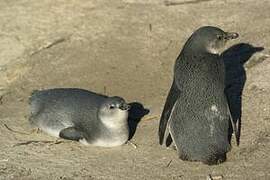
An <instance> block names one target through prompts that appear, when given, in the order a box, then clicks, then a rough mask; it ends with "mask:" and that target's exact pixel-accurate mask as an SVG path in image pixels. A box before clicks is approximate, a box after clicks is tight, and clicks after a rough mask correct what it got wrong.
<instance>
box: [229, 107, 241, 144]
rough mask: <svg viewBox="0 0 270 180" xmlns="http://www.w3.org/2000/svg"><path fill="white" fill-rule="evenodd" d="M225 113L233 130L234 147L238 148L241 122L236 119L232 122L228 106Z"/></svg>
mask: <svg viewBox="0 0 270 180" xmlns="http://www.w3.org/2000/svg"><path fill="white" fill-rule="evenodd" d="M227 111H228V113H229V118H230V123H231V126H232V130H233V134H234V136H235V140H236V145H237V146H239V144H240V128H241V124H240V122H241V120H240V119H237V120H236V122H235V121H234V119H233V117H232V115H231V111H230V108H229V105H227Z"/></svg>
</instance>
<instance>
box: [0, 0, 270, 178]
mask: <svg viewBox="0 0 270 180" xmlns="http://www.w3.org/2000/svg"><path fill="white" fill-rule="evenodd" d="M269 9H270V1H269V0H260V1H253V0H177V1H176V0H174V1H173V0H172V1H162V0H122V1H120V0H114V1H109V0H107V1H106V0H91V1H88V0H70V1H64V0H44V1H36V0H19V1H17V0H0V77H1V78H0V97H1V98H0V102H1V103H0V104H1V105H0V179H3V180H6V179H25V180H26V179H27V180H28V179H66V180H70V179H90V180H92V179H93V180H96V179H104V180H107V179H108V180H110V179H131V180H133V179H140V180H141V179H147V180H148V179H163V180H169V179H172V180H176V179H206V177H207V175H208V174H211V175H213V176H219V175H222V176H223V177H224V179H262V180H263V179H265V180H266V179H270V162H269V161H270V156H269V152H270V111H269V104H270V97H269V94H270V83H269V78H270V57H269V55H270V51H269V48H270V11H269ZM202 25H215V26H219V27H221V28H223V29H224V30H227V31H236V32H238V33H239V34H240V38H239V39H237V40H236V41H234V42H233V44H230V45H229V46H232V45H235V44H236V46H235V47H233V49H234V50H235V49H236V51H232V52H234V53H232V54H231V55H229V56H228V59H229V60H231V61H233V62H235V64H234V65H232V66H229V67H230V68H231V69H230V68H229V71H228V72H230V73H231V75H232V77H234V78H232V81H233V82H239V83H240V86H242V87H243V88H244V90H243V94H242V136H241V144H240V146H239V147H236V146H235V145H234V146H233V149H232V151H231V152H230V153H229V154H228V160H227V162H226V163H224V164H221V165H218V166H207V165H203V164H201V163H191V162H183V161H181V160H179V159H178V158H177V155H176V152H175V151H174V150H173V149H166V148H163V147H160V146H159V145H158V141H157V128H158V120H159V116H160V113H161V110H162V106H163V104H164V101H165V98H166V95H167V91H168V90H169V86H170V84H171V80H172V69H173V64H174V61H175V59H176V57H177V55H178V53H179V52H180V49H181V48H182V46H183V43H184V42H185V41H186V39H187V38H188V37H189V36H190V34H191V33H192V32H193V31H194V30H195V29H197V28H198V27H200V26H202ZM239 43H242V44H239ZM244 62H245V63H244ZM228 64H229V65H230V61H228ZM239 72H240V74H239ZM239 79H240V80H239ZM53 87H79V88H85V89H89V90H92V91H96V92H99V93H105V94H107V95H120V96H122V97H124V98H125V99H127V100H128V101H129V102H136V103H134V105H135V106H134V107H136V108H135V110H134V112H135V113H134V115H133V116H132V118H131V121H134V122H139V121H140V122H139V123H138V126H137V129H136V132H135V134H134V136H133V138H132V140H131V141H132V142H133V143H135V144H136V145H137V148H136V149H135V148H134V147H133V146H131V145H124V146H121V147H116V148H97V147H85V146H82V145H80V144H79V143H76V142H69V141H64V142H61V143H59V144H53V143H50V142H46V141H54V140H55V139H54V138H52V137H49V136H47V135H45V134H43V133H38V134H31V135H29V134H28V133H30V130H31V127H30V126H29V125H28V121H27V115H28V111H27V99H28V96H29V94H30V92H31V91H32V90H34V89H43V88H53ZM148 110H149V111H150V112H149V113H148V114H147V112H148ZM140 118H142V119H141V120H140ZM12 130H16V131H20V132H24V133H26V134H21V133H16V132H13V131H12ZM40 141H41V142H40ZM233 144H235V143H234V142H233Z"/></svg>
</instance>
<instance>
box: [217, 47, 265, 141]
mask: <svg viewBox="0 0 270 180" xmlns="http://www.w3.org/2000/svg"><path fill="white" fill-rule="evenodd" d="M263 50H264V48H263V47H254V46H252V45H251V44H247V43H239V44H236V45H233V46H231V47H230V48H228V49H227V50H225V51H224V52H223V53H222V54H221V56H222V57H223V60H224V64H225V94H226V96H227V100H228V105H229V108H230V111H231V116H232V119H233V122H234V123H235V124H236V132H237V136H236V137H237V139H236V143H237V145H239V144H240V136H241V123H242V122H241V116H242V93H243V89H244V86H245V82H246V71H245V68H244V64H245V63H246V62H248V61H249V60H250V58H251V57H252V55H253V54H255V53H257V52H260V51H263ZM232 133H233V130H232V127H230V129H229V141H230V142H231V138H232Z"/></svg>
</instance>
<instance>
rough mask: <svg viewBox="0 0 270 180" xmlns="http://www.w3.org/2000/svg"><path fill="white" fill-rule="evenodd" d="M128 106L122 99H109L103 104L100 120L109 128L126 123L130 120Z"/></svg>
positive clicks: (99, 113) (115, 97)
mask: <svg viewBox="0 0 270 180" xmlns="http://www.w3.org/2000/svg"><path fill="white" fill-rule="evenodd" d="M129 109H130V105H128V104H127V103H126V102H125V100H124V99H123V98H121V97H118V96H114V97H108V98H107V99H106V100H105V102H104V103H102V104H101V106H100V108H99V112H98V116H99V118H100V120H101V121H102V122H103V123H104V124H106V125H108V126H111V127H112V126H117V125H118V123H126V122H127V118H128V110H129Z"/></svg>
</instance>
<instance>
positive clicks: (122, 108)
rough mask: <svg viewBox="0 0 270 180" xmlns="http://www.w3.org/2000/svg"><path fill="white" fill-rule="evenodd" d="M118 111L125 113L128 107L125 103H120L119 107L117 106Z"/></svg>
mask: <svg viewBox="0 0 270 180" xmlns="http://www.w3.org/2000/svg"><path fill="white" fill-rule="evenodd" d="M119 109H121V110H123V111H127V110H129V109H130V105H128V104H126V103H122V104H121V105H120V106H119Z"/></svg>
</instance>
